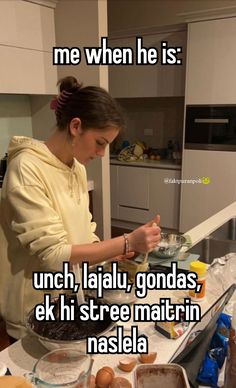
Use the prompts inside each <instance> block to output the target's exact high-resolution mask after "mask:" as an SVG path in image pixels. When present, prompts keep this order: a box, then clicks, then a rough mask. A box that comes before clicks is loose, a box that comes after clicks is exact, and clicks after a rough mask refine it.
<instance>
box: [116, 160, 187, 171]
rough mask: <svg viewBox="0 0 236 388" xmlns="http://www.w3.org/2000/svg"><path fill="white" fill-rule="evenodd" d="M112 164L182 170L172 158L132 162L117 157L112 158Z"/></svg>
mask: <svg viewBox="0 0 236 388" xmlns="http://www.w3.org/2000/svg"><path fill="white" fill-rule="evenodd" d="M110 164H115V165H119V166H130V167H147V168H163V169H168V170H181V165H180V164H176V163H174V162H173V161H171V160H165V159H161V160H149V159H146V160H135V161H132V162H124V161H120V160H118V159H115V158H111V159H110Z"/></svg>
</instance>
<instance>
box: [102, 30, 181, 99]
mask: <svg viewBox="0 0 236 388" xmlns="http://www.w3.org/2000/svg"><path fill="white" fill-rule="evenodd" d="M161 41H166V42H168V46H169V47H170V46H171V47H182V49H183V53H182V54H179V55H178V58H181V59H182V65H161V60H159V61H158V63H157V64H154V65H136V64H134V65H113V66H110V67H109V90H110V92H111V94H112V95H113V96H114V97H116V98H122V97H169V96H184V83H185V55H186V31H173V32H161V33H155V34H152V35H150V34H149V35H144V36H143V47H146V48H150V47H154V48H156V49H158V52H159V53H160V45H161ZM109 47H112V48H114V47H130V48H132V49H133V57H134V62H135V56H136V38H135V37H134V36H133V37H124V38H119V39H110V40H109Z"/></svg>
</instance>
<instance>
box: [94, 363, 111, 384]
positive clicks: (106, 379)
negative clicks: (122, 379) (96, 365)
mask: <svg viewBox="0 0 236 388" xmlns="http://www.w3.org/2000/svg"><path fill="white" fill-rule="evenodd" d="M114 377H115V373H114V371H113V369H112V368H110V367H109V366H104V367H103V368H101V369H99V371H98V372H97V374H96V380H95V382H96V386H97V387H98V388H108V387H109V385H110V384H111V382H112V381H113V379H114Z"/></svg>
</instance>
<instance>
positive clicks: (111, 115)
mask: <svg viewBox="0 0 236 388" xmlns="http://www.w3.org/2000/svg"><path fill="white" fill-rule="evenodd" d="M59 85H60V89H59V90H60V93H59V95H58V97H57V98H56V99H55V100H54V101H53V103H52V104H51V106H52V108H53V109H54V110H55V114H56V130H55V133H54V134H52V136H51V137H49V139H48V140H47V141H46V142H45V143H43V142H39V141H37V140H34V139H31V138H25V137H13V138H12V141H11V143H10V145H9V150H8V155H9V158H8V169H7V173H6V175H5V179H4V184H3V188H2V200H1V217H0V219H1V226H2V230H3V237H2V238H3V239H4V243H3V244H1V247H0V250H1V256H0V264H1V271H0V311H1V314H2V316H3V318H4V319H5V321H6V325H7V331H8V334H9V335H10V336H12V337H14V338H20V337H21V336H23V335H24V334H25V325H24V322H25V317H26V314H27V313H28V312H29V311H30V310H31V309H32V308H33V307H34V306H35V305H36V304H37V303H40V302H42V300H43V292H41V291H37V290H35V289H34V288H33V285H32V272H34V271H53V272H55V271H62V263H63V262H64V261H69V262H70V264H71V265H73V264H75V263H79V264H81V263H82V261H83V260H86V261H89V263H90V264H96V263H99V262H100V261H102V260H106V259H110V258H113V257H114V258H118V259H120V260H121V259H122V258H127V257H132V256H133V252H147V251H150V250H152V249H153V248H154V247H155V245H156V244H157V243H158V241H159V240H160V228H159V227H157V226H153V225H152V224H153V222H155V223H156V224H158V223H159V216H157V217H155V218H154V219H153V220H152V221H150V223H148V224H146V225H143V226H141V227H139V228H137V229H136V230H134V231H133V232H131V233H129V234H127V235H125V236H120V237H116V238H113V239H111V240H107V241H99V238H98V237H97V236H96V234H95V229H96V224H95V223H94V222H92V221H91V214H90V213H89V200H88V190H87V179H86V171H85V167H84V166H85V165H86V164H87V163H88V162H89V161H90V160H92V159H94V158H96V157H99V156H100V157H102V156H103V155H104V153H105V148H106V147H107V145H108V144H110V143H111V142H112V141H113V140H114V139H115V137H116V136H117V135H118V133H119V131H120V130H121V129H122V127H123V125H124V123H123V119H122V115H121V113H120V111H119V108H118V106H117V104H116V102H115V100H113V99H112V97H111V96H110V95H109V94H108V93H107V92H106V91H105V90H104V89H102V88H99V87H92V86H91V87H82V86H81V85H80V84H79V83H78V82H77V80H76V79H75V78H73V77H66V78H65V79H63V80H61V81H60V83H59ZM50 293H51V294H52V296H54V295H56V294H58V291H53V290H50Z"/></svg>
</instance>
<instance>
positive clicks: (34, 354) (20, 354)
mask: <svg viewBox="0 0 236 388" xmlns="http://www.w3.org/2000/svg"><path fill="white" fill-rule="evenodd" d="M177 294H178V297H180V298H182V297H184V296H186V291H175V292H173V291H170V290H158V291H150V292H149V293H148V296H147V298H145V299H138V303H149V304H155V303H158V300H159V298H160V297H162V298H163V297H171V296H174V297H175V298H176V297H177ZM211 302H212V297H211V296H209V298H207V299H206V300H205V301H204V302H202V303H201V310H202V313H204V312H205V311H206V309H207V308H208V306H209V303H211ZM131 324H132V323H131ZM123 325H124V327H127V325H129V323H124V324H123ZM136 325H137V323H136ZM192 325H193V323H191V324H190V327H191V326H192ZM138 329H139V331H140V332H141V333H142V334H145V335H147V336H148V337H149V346H151V349H153V350H154V349H156V351H157V359H156V362H157V363H167V362H168V361H169V360H170V358H171V357H172V355H173V354H174V352H175V351H176V350H177V348H178V347H179V345H180V344H181V342H182V341H183V339H184V338H185V336H186V335H187V334H188V331H187V332H186V333H184V335H182V336H181V337H180V338H178V339H176V340H171V339H168V338H166V337H164V336H163V335H162V334H160V333H158V332H157V331H156V330H155V329H154V323H152V322H147V323H146V322H141V323H138ZM125 335H129V332H128V331H126V332H125ZM46 352H47V350H46V349H45V348H44V347H43V346H42V345H41V344H40V343H39V342H38V340H37V339H36V338H35V337H33V336H31V335H27V336H26V337H24V338H23V339H21V340H19V341H17V342H16V343H15V344H13V345H11V346H9V347H8V348H6V349H5V350H3V351H2V352H0V361H2V362H4V363H5V364H6V365H7V367H8V368H9V370H10V372H11V373H12V374H13V375H24V373H27V372H30V371H32V368H33V366H34V364H35V363H36V361H37V360H38V359H39V358H40V357H41V356H42V355H44V354H45V353H46ZM124 357H126V356H124V355H118V354H114V355H112V354H104V355H102V354H99V355H93V359H94V364H93V369H92V374H96V372H97V371H98V370H99V369H100V368H101V367H103V366H105V365H107V366H110V367H112V368H113V369H114V371H115V374H116V375H117V376H124V377H126V378H128V379H129V380H130V381H132V372H131V373H126V372H122V371H120V369H118V368H117V365H118V362H119V360H120V359H122V358H124ZM134 357H135V355H134Z"/></svg>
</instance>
